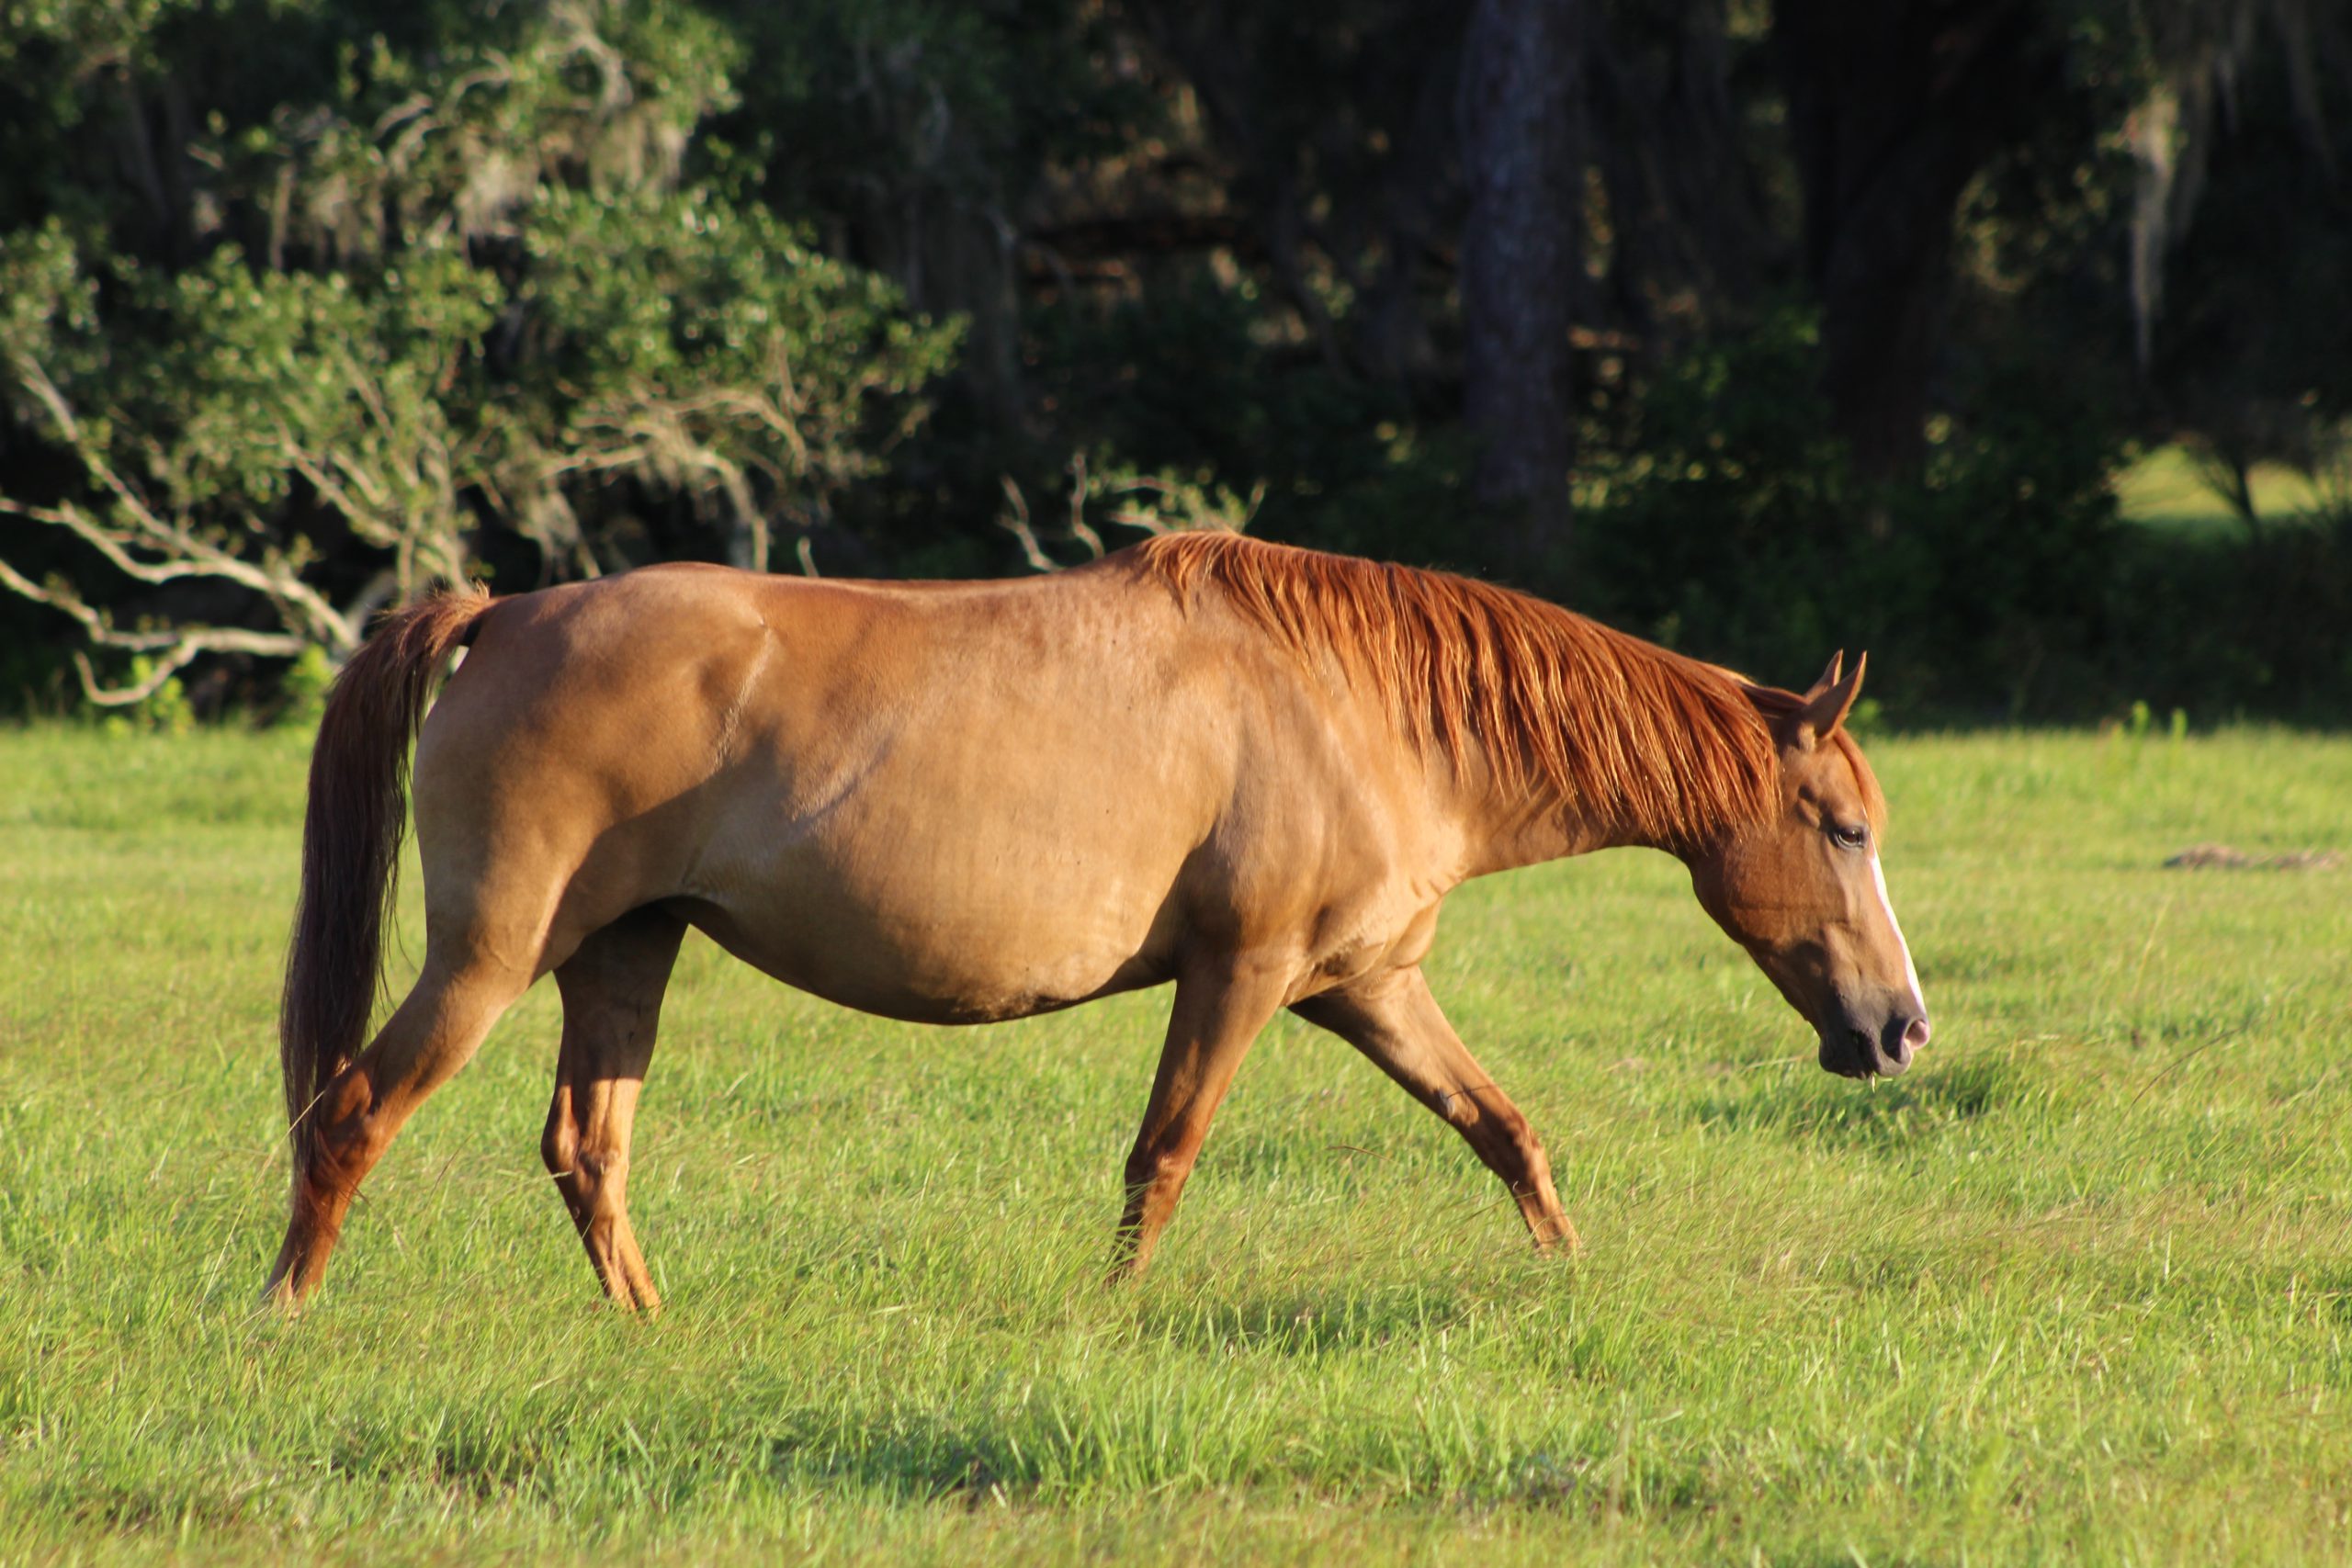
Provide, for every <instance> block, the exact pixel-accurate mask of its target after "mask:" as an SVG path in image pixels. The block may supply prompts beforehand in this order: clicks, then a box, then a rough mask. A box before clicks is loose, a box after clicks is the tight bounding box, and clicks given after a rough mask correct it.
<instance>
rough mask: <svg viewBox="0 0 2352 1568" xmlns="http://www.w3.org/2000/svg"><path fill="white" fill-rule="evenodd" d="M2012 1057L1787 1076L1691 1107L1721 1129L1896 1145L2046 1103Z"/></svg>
mask: <svg viewBox="0 0 2352 1568" xmlns="http://www.w3.org/2000/svg"><path fill="white" fill-rule="evenodd" d="M2048 1096H2049V1089H2048V1087H2047V1086H2046V1085H2043V1084H2041V1083H2038V1082H2036V1081H2035V1080H2033V1079H2032V1078H2031V1077H2030V1076H2029V1074H2028V1073H2027V1072H2026V1070H2025V1069H2024V1068H2023V1067H2021V1066H2019V1065H2018V1063H2017V1062H2016V1061H2015V1060H2013V1059H2011V1058H2009V1057H2007V1056H1993V1055H1984V1056H1973V1057H1969V1058H1966V1059H1963V1060H1962V1061H1957V1062H1953V1063H1951V1064H1950V1065H1948V1066H1941V1067H1936V1068H1931V1069H1928V1070H1927V1071H1924V1072H1915V1073H1912V1074H1909V1075H1906V1076H1905V1077H1901V1078H1898V1079H1896V1080H1894V1082H1892V1083H1888V1082H1884V1081H1881V1082H1879V1083H1877V1084H1874V1085H1868V1086H1863V1085H1854V1084H1843V1083H1837V1084H1833V1083H1829V1082H1826V1081H1817V1080H1815V1078H1813V1077H1811V1076H1809V1075H1806V1076H1799V1075H1797V1074H1788V1075H1784V1076H1782V1077H1779V1078H1776V1079H1771V1080H1769V1081H1766V1082H1762V1083H1759V1084H1757V1085H1756V1086H1755V1087H1754V1088H1752V1089H1746V1090H1744V1091H1742V1092H1738V1093H1733V1094H1716V1095H1710V1096H1708V1097H1706V1098H1705V1099H1702V1100H1698V1101H1697V1102H1696V1103H1695V1104H1694V1105H1693V1106H1692V1107H1691V1115H1692V1118H1693V1119H1694V1120H1696V1121H1697V1122H1700V1123H1702V1125H1704V1126H1707V1127H1710V1128H1714V1129H1717V1130H1720V1131H1724V1132H1747V1133H1777V1134H1781V1136H1783V1137H1786V1138H1789V1139H1791V1140H1792V1141H1796V1142H1800V1143H1815V1144H1823V1145H1832V1146H1837V1147H1860V1148H1884V1149H1894V1148H1903V1147H1907V1146H1910V1145H1917V1144H1920V1143H1925V1142H1928V1141H1931V1140H1933V1139H1935V1138H1937V1137H1939V1136H1941V1135H1942V1134H1944V1133H1946V1132H1947V1131H1949V1130H1950V1129H1951V1128H1952V1127H1954V1126H1957V1125H1960V1124H1962V1123H1965V1122H1974V1121H1977V1120H1979V1119H1980V1118H1984V1117H1986V1116H1992V1115H1996V1114H1997V1113H2000V1112H2003V1111H2013V1110H2016V1109H2018V1108H2020V1107H2023V1106H2025V1105H2028V1104H2030V1103H2034V1102H2037V1101H2041V1100H2047V1098H2048Z"/></svg>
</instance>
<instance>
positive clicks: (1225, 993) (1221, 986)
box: [1111, 963, 1283, 1280]
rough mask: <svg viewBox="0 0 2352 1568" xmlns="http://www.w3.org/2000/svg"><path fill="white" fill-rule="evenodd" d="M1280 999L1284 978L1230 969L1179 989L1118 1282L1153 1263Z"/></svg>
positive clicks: (1137, 1161) (1141, 1137) (1131, 1160)
mask: <svg viewBox="0 0 2352 1568" xmlns="http://www.w3.org/2000/svg"><path fill="white" fill-rule="evenodd" d="M1282 997H1283V982H1282V980H1281V979H1280V978H1279V977H1278V976H1274V975H1272V974H1269V973H1266V972H1264V971H1261V970H1256V969H1251V968H1249V967H1246V966H1240V965H1236V964H1231V963H1226V964H1220V965H1218V966H1216V968H1214V969H1209V968H1204V969H1202V970H1199V971H1196V972H1188V973H1187V974H1186V975H1185V976H1183V977H1182V978H1181V979H1179V980H1178V981H1177V983H1176V1001H1175V1005H1174V1007H1173V1008H1172V1009H1171V1010H1170V1014H1169V1019H1168V1043H1167V1044H1166V1046H1165V1047H1163V1048H1162V1050H1161V1052H1160V1055H1159V1075H1158V1076H1157V1077H1155V1078H1154V1079H1153V1080H1152V1085H1151V1102H1150V1103H1149V1104H1148V1106H1146V1107H1145V1109H1144V1113H1143V1126H1142V1128H1141V1129H1140V1130H1139V1131H1137V1132H1136V1144H1135V1148H1134V1150H1133V1151H1132V1152H1130V1153H1129V1154H1128V1156H1127V1169H1126V1176H1127V1207H1126V1213H1125V1214H1124V1215H1123V1216H1121V1218H1120V1220H1119V1239H1118V1244H1117V1248H1116V1260H1115V1261H1114V1265H1113V1267H1112V1270H1111V1277H1112V1278H1113V1279H1114V1280H1116V1279H1120V1278H1123V1277H1125V1276H1128V1275H1134V1274H1139V1273H1141V1272H1142V1271H1143V1269H1144V1268H1145V1267H1146V1266H1147V1265H1148V1264H1149V1263H1150V1261H1151V1253H1152V1248H1153V1247H1156V1246H1158V1245H1159V1233H1160V1232H1161V1231H1162V1230H1163V1229H1165V1228H1166V1226H1167V1224H1168V1219H1169V1216H1170V1214H1173V1213H1175V1212H1176V1200H1177V1199H1178V1198H1179V1197H1181V1196H1182V1193H1183V1190H1184V1179H1185V1178H1186V1177H1188V1176H1190V1175H1192V1173H1193V1160H1194V1159H1196V1158H1197V1157H1199V1155H1200V1152H1201V1144H1202V1141H1203V1140H1204V1139H1205V1138H1206V1137H1207V1136H1208V1133H1209V1119H1210V1118H1211V1117H1213V1116H1215V1115H1216V1108H1217V1102H1218V1101H1220V1100H1223V1099H1224V1098H1225V1091H1226V1089H1227V1086H1228V1085H1230V1084H1231V1083H1232V1082H1233V1075H1234V1072H1235V1070H1236V1069H1237V1068H1238V1067H1239V1066H1241V1058H1242V1057H1243V1056H1245V1055H1248V1054H1249V1051H1250V1042H1251V1041H1253V1040H1255V1039H1257V1037H1258V1032H1259V1031H1260V1030H1261V1029H1263V1028H1264V1027H1265V1026H1266V1021H1267V1020H1269V1019H1271V1018H1272V1017H1273V1016H1274V1013H1275V1010H1277V1009H1279V1008H1280V1007H1281V1006H1282Z"/></svg>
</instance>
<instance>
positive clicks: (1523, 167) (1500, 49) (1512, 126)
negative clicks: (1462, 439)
mask: <svg viewBox="0 0 2352 1568" xmlns="http://www.w3.org/2000/svg"><path fill="white" fill-rule="evenodd" d="M1580 15H1581V14H1580V12H1579V11H1578V10H1577V8H1575V7H1573V6H1570V5H1569V4H1568V3H1567V0H1478V5H1477V6H1476V10H1475V11H1473V13H1472V15H1471V22H1470V33H1469V38H1468V40H1467V41H1466V42H1465V43H1464V46H1463V58H1462V100H1461V102H1462V159H1463V167H1464V180H1465V182H1466V183H1467V185H1468V186H1469V190H1470V205H1469V210H1468V212H1467V213H1466V214H1464V219H1463V240H1462V335H1463V398H1462V403H1463V416H1464V420H1465V421H1466V422H1467V423H1468V425H1469V427H1470V431H1471V434H1472V436H1473V438H1474V439H1476V441H1477V442H1478V443H1479V454H1478V466H1477V472H1476V480H1475V482H1474V489H1475V491H1476V496H1477V498H1478V500H1479V501H1481V502H1485V503H1486V504H1487V505H1488V506H1491V507H1495V508H1498V509H1499V510H1503V511H1505V512H1508V513H1515V514H1516V518H1515V521H1516V527H1515V530H1514V535H1515V536H1514V537H1513V539H1512V541H1511V543H1512V548H1511V550H1510V554H1512V555H1513V556H1514V557H1516V558H1518V560H1519V561H1520V562H1521V564H1530V563H1533V562H1536V561H1539V560H1541V559H1542V558H1544V555H1545V554H1546V553H1547V552H1548V551H1549V550H1550V549H1552V548H1553V547H1555V546H1556V545H1557V544H1559V543H1560V542H1561V541H1562V540H1563V539H1564V538H1565V536H1566V532H1567V483H1568V464H1569V462H1570V460H1571V458H1572V457H1573V456H1574V454H1575V450H1576V442H1575V426H1574V424H1573V423H1572V415H1571V412H1570V403H1569V379H1568V370H1569V367H1568V323H1569V320H1570V310H1571V308H1572V305H1573V303H1574V301H1575V300H1576V299H1577V295H1578V293H1579V290H1578V289H1577V279H1578V278H1579V277H1580V276H1582V273H1583V265H1582V262H1583V256H1582V253H1581V251H1580V250H1579V248H1578V239H1579V225H1578V223H1577V212H1578V209H1580V208H1581V207H1582V205H1583V202H1584V158H1583V152H1584V149H1583V146H1582V144H1581V141H1582V139H1581V138H1580V136H1579V135H1578V134H1577V130H1578V111H1579V107H1580V105H1579V103H1578V100H1577V85H1578V82H1577V58H1578V51H1577V37H1576V29H1577V24H1578V21H1579V19H1580Z"/></svg>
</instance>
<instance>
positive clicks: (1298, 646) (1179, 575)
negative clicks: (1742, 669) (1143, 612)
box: [1140, 531, 1796, 845]
mask: <svg viewBox="0 0 2352 1568" xmlns="http://www.w3.org/2000/svg"><path fill="white" fill-rule="evenodd" d="M1140 553H1141V556H1142V559H1143V562H1144V564H1145V567H1146V569H1147V570H1149V571H1151V572H1153V573H1155V574H1156V575H1158V576H1159V578H1160V579H1161V580H1162V581H1165V582H1166V583H1167V584H1168V585H1169V586H1170V589H1171V590H1173V592H1175V593H1176V595H1177V597H1178V599H1179V600H1180V601H1181V602H1183V603H1186V604H1190V603H1192V602H1193V600H1194V599H1195V597H1196V595H1197V594H1198V593H1199V592H1200V591H1201V589H1202V588H1203V586H1204V585H1213V586H1214V587H1215V588H1216V591H1217V592H1218V593H1219V594H1220V595H1221V596H1222V597H1223V599H1224V600H1225V602H1226V603H1227V604H1229V605H1230V606H1232V607H1233V609H1234V610H1236V611H1237V612H1238V613H1239V614H1240V615H1241V616H1242V617H1243V618H1244V619H1245V620H1247V621H1249V622H1250V623H1251V624H1252V625H1254V626H1257V627H1258V628H1259V629H1260V630H1261V631H1263V632H1264V633H1266V634H1267V635H1268V636H1270V637H1273V638H1275V639H1276V640H1277V641H1280V642H1282V643H1283V644H1285V645H1287V646H1288V647H1289V648H1290V649H1291V650H1292V651H1293V652H1294V653H1296V654H1298V655H1299V656H1301V657H1302V658H1306V659H1310V660H1312V659H1315V658H1317V657H1318V656H1319V657H1324V658H1328V659H1329V660H1331V661H1332V662H1333V663H1335V664H1336V665H1337V666H1338V667H1339V669H1340V671H1342V672H1343V673H1344V675H1345V677H1346V679H1347V680H1348V681H1349V682H1350V683H1351V685H1355V686H1357V687H1358V688H1359V689H1363V690H1365V691H1368V692H1370V693H1372V694H1374V695H1376V696H1377V697H1378V698H1379V699H1380V700H1381V701H1382V702H1383V703H1384V704H1385V705H1386V707H1387V708H1388V709H1389V711H1390V713H1391V714H1392V715H1393V716H1394V717H1395V719H1396V721H1397V726H1398V728H1399V729H1400V730H1401V731H1402V732H1403V733H1404V734H1405V735H1406V736H1407V737H1408V739H1411V740H1412V741H1414V742H1415V743H1417V744H1419V745H1422V746H1429V745H1432V744H1434V745H1438V746H1442V748H1443V749H1444V750H1445V752H1446V754H1447V756H1448V757H1450V758H1453V759H1455V760H1457V761H1459V760H1462V759H1464V758H1465V757H1466V756H1468V755H1470V754H1472V753H1474V752H1475V753H1476V756H1477V757H1478V758H1480V759H1482V760H1483V761H1484V763H1485V765H1486V767H1487V770H1488V771H1489V773H1491V775H1492V778H1493V781H1494V784H1495V785H1496V786H1497V787H1498V788H1499V789H1505V790H1515V791H1527V790H1532V789H1538V788H1540V789H1545V790H1549V791H1551V792H1554V793H1555V794H1557V795H1560V796H1562V797H1563V798H1565V799H1566V800H1570V801H1573V802H1576V803H1578V804H1581V805H1583V806H1585V807H1588V808H1589V809H1592V810H1594V811H1595V812H1597V813H1599V814H1600V815H1601V816H1602V818H1603V819H1604V820H1608V821H1610V822H1611V823H1612V824H1613V825H1615V826H1616V827H1618V828H1620V829H1624V830H1627V831H1629V832H1631V833H1633V834H1635V835H1638V836H1639V837H1640V838H1642V839H1644V840H1647V841H1649V842H1652V843H1657V844H1664V845H1677V844H1687V843H1696V842H1700V841H1702V840H1706V839H1708V838H1711V837H1713V835H1714V834H1715V833H1717V832H1719V831H1720V830H1722V829H1724V828H1727V827H1730V826H1733V825H1736V824H1737V823H1741V822H1746V821H1751V820H1754V819H1756V818H1760V817H1762V816H1764V815H1766V814H1767V813H1769V812H1770V811H1771V810H1773V809H1774V808H1775V807H1777V806H1778V804H1779V789H1780V783H1779V780H1780V761H1779V754H1778V750H1777V748H1776V746H1775V744H1774V741H1773V739H1772V734H1771V730H1770V727H1769V726H1768V725H1767V723H1766V720H1765V717H1764V715H1763V714H1762V713H1761V712H1759V711H1758V705H1759V702H1761V703H1763V704H1766V705H1771V706H1774V707H1778V706H1779V705H1781V700H1785V701H1786V702H1787V703H1788V704H1789V705H1794V703H1795V702H1796V699H1795V698H1793V697H1792V696H1790V695H1789V694H1786V693H1777V692H1770V691H1769V689H1765V688H1753V687H1750V686H1748V685H1747V684H1746V683H1745V682H1742V681H1741V680H1740V679H1739V678H1738V677H1737V676H1736V675H1734V674H1733V673H1732V672H1731V671H1727V670H1723V669H1720V668H1718V667H1716V666H1714V665H1712V664H1702V663H1701V662H1699V661H1698V660H1693V659H1686V658H1684V657H1682V656H1681V655H1679V654H1677V653H1672V652H1669V651H1668V650H1667V649H1662V648H1659V647H1657V646H1656V645H1654V644H1651V643H1646V642H1644V641H1642V640H1641V639H1640V638H1638V637H1628V636H1627V635H1625V634H1624V633H1623V632H1619V631H1614V630H1611V628H1610V627H1608V626H1601V625H1600V623H1598V622H1596V621H1591V620H1588V619H1586V618H1585V617H1584V616H1582V615H1577V614H1575V613H1574V612H1572V611H1568V610H1564V609H1561V608H1560V607H1559V606H1558V605H1556V604H1546V603H1545V602H1544V601H1543V600H1541V599H1535V598H1531V597H1530V596H1528V595H1526V594H1524V593H1515V592H1511V591H1510V590H1509V589H1505V588H1498V587H1495V586H1493V585H1492V584H1490V583H1485V582H1478V581H1473V580H1471V579H1468V578H1463V577H1454V576H1452V575H1449V574H1447V573H1444V572H1436V571H1421V570H1415V569H1414V568H1411V567H1403V566H1391V565H1387V564H1385V563H1383V562H1378V561H1368V560H1359V559H1357V558H1353V557H1351V556H1335V555H1325V554H1323V553H1321V552H1319V551H1315V550H1303V549H1295V548H1292V547H1287V546H1282V545H1272V544H1267V543H1264V542H1262V541H1261V540H1256V539H1250V538H1245V537H1243V536H1240V535H1238V534H1227V533H1215V532H1207V531H1203V532H1198V533H1183V534H1166V535H1161V536H1158V537H1156V538H1153V539H1149V540H1147V541H1146V542H1145V543H1144V544H1143V545H1142V546H1141V547H1140ZM1751 692H1753V693H1755V694H1756V695H1753V696H1751Z"/></svg>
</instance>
